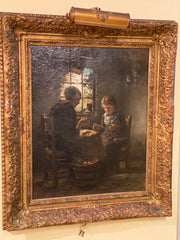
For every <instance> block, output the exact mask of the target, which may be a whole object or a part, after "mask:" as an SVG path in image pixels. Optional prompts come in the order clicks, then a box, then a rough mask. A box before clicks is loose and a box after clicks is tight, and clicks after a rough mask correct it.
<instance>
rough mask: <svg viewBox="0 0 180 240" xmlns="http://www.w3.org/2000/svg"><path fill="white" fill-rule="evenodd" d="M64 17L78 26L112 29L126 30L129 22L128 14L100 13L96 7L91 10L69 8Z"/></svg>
mask: <svg viewBox="0 0 180 240" xmlns="http://www.w3.org/2000/svg"><path fill="white" fill-rule="evenodd" d="M66 17H67V19H68V20H70V22H72V23H77V24H80V25H93V26H102V27H112V28H127V27H128V25H129V21H130V15H129V13H117V12H107V11H101V9H100V8H98V7H96V8H92V9H85V8H75V7H71V9H70V12H69V13H68V14H67V15H66Z"/></svg>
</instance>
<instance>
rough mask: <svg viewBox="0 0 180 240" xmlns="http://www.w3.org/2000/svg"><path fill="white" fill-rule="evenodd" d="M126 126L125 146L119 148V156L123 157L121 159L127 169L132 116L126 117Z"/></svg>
mask: <svg viewBox="0 0 180 240" xmlns="http://www.w3.org/2000/svg"><path fill="white" fill-rule="evenodd" d="M125 120H126V126H127V137H126V144H125V145H124V146H123V147H122V148H121V155H123V159H124V160H125V168H126V169H127V168H129V156H130V154H129V153H130V132H131V122H132V116H130V115H128V116H127V117H126V118H125Z"/></svg>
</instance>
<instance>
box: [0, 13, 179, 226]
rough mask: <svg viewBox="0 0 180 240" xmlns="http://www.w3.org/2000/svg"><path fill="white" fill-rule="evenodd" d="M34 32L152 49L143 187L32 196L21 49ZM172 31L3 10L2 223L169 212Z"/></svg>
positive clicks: (156, 25)
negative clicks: (92, 23)
mask: <svg viewBox="0 0 180 240" xmlns="http://www.w3.org/2000/svg"><path fill="white" fill-rule="evenodd" d="M79 35H80V40H79V38H78V37H79ZM34 37H36V41H37V42H38V41H43V42H44V43H46V44H57V42H61V43H62V42H64V43H66V44H67V45H75V46H76V45H77V44H80V45H82V46H83V45H88V44H94V46H98V45H99V44H101V46H102V45H103V44H104V46H107V43H108V46H112V45H113V46H114V45H116V46H118V47H122V48H123V47H134V46H136V47H139V48H144V47H148V48H149V49H150V55H149V57H150V60H149V74H148V99H147V100H148V111H147V145H146V152H147V154H146V190H145V191H138V192H126V193H123V192H121V193H111V194H99V195H89V196H75V197H69V198H67V197H66V198H48V199H34V200H32V198H31V192H32V161H31V160H32V156H31V155H32V153H31V138H32V136H31V96H30V90H29V89H30V86H29V82H30V81H24V78H25V79H29V78H30V76H29V74H28V64H27V65H26V64H25V62H26V57H27V56H26V54H27V53H26V51H24V49H26V46H27V44H28V41H30V40H32V39H34ZM176 38H177V24H176V23H175V22H174V21H148V20H131V21H130V24H129V26H128V28H127V29H113V28H103V27H93V26H83V25H81V26H77V25H75V24H71V23H69V22H67V21H66V17H64V16H48V15H30V14H14V13H13V14H12V13H1V14H0V79H1V116H2V119H1V125H2V170H3V172H2V176H3V179H2V183H3V228H4V229H6V230H22V229H26V228H35V227H42V226H52V225H58V224H70V223H84V222H93V221H94V222H95V221H103V220H111V219H124V218H133V217H147V216H154V217H155V216H157V217H158V216H171V214H172V202H171V167H172V136H173V86H174V67H175V57H176ZM77 42H78V43H77ZM22 88H23V89H25V92H22ZM24 105H25V107H22V106H24Z"/></svg>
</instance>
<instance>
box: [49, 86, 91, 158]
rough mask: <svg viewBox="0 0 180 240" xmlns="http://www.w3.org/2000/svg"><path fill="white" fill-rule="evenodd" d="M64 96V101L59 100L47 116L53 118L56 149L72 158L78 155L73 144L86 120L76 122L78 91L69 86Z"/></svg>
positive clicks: (79, 94)
mask: <svg viewBox="0 0 180 240" xmlns="http://www.w3.org/2000/svg"><path fill="white" fill-rule="evenodd" d="M64 96H65V100H59V101H58V102H57V103H56V104H55V105H54V106H53V107H52V109H51V110H50V113H49V116H50V117H51V116H53V119H54V132H55V146H56V149H57V150H62V151H64V152H65V153H66V154H67V155H70V156H73V155H76V154H78V148H77V146H75V144H74V143H75V140H76V138H77V137H78V136H79V130H80V128H81V127H82V126H83V125H84V124H86V121H87V119H86V118H80V119H79V121H78V122H77V115H76V111H75V108H76V107H77V105H78V104H79V101H80V99H81V92H80V91H79V89H77V88H76V87H74V86H69V87H67V88H66V89H65V91H64Z"/></svg>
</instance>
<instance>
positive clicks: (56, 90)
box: [0, 10, 177, 231]
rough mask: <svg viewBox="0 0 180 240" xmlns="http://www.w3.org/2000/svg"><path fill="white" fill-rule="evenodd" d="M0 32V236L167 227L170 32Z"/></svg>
mask: <svg viewBox="0 0 180 240" xmlns="http://www.w3.org/2000/svg"><path fill="white" fill-rule="evenodd" d="M94 11H95V10H93V14H94V15H93V16H94V17H95V16H96V14H95V13H94ZM98 13H99V12H98ZM112 16H113V15H112ZM118 16H119V15H118ZM98 21H101V20H98ZM0 26H2V27H0V79H1V123H2V124H1V135H2V189H3V193H2V203H3V214H2V215H3V222H2V225H3V229H5V230H8V231H14V230H23V229H28V228H38V227H47V226H55V225H61V224H74V223H83V224H86V223H88V222H98V221H107V220H113V219H114V220H115V219H125V218H137V217H165V216H166V217H170V216H171V215H172V196H171V194H172V193H171V191H172V189H171V180H172V179H171V168H172V140H173V119H174V112H173V107H174V106H173V98H174V92H173V89H174V74H175V73H174V66H175V60H176V43H177V23H175V22H174V21H165V20H163V21H160V20H138V19H136V20H133V19H131V20H130V21H129V19H128V25H127V26H126V27H124V28H114V26H109V25H108V26H102V25H100V26H99V25H98V26H94V25H83V24H82V23H81V24H76V23H74V22H71V21H69V20H68V19H67V17H66V16H50V15H36V14H18V13H1V14H0Z"/></svg>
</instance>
